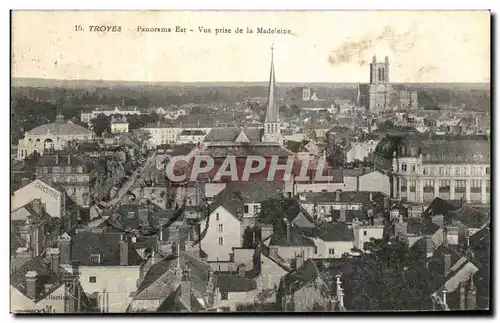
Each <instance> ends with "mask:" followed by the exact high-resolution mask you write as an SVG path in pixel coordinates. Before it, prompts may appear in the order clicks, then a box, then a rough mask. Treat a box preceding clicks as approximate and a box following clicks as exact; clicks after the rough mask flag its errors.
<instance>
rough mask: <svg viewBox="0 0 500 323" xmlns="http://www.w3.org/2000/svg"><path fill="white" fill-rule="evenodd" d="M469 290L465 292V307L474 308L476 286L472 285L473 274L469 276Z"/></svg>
mask: <svg viewBox="0 0 500 323" xmlns="http://www.w3.org/2000/svg"><path fill="white" fill-rule="evenodd" d="M469 284H470V285H469V290H468V292H467V309H468V310H475V309H476V286H474V280H473V275H471V276H470V280H469Z"/></svg>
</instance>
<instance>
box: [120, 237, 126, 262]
mask: <svg viewBox="0 0 500 323" xmlns="http://www.w3.org/2000/svg"><path fill="white" fill-rule="evenodd" d="M119 244H120V266H128V241H126V240H123V235H122V240H120V242H119Z"/></svg>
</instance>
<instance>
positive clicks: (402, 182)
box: [401, 178, 408, 192]
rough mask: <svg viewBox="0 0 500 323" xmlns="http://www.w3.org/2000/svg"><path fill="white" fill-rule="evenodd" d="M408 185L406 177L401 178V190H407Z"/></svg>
mask: <svg viewBox="0 0 500 323" xmlns="http://www.w3.org/2000/svg"><path fill="white" fill-rule="evenodd" d="M407 185H408V183H407V181H406V179H404V178H402V179H401V192H406V186H407Z"/></svg>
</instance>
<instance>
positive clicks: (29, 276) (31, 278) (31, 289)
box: [24, 271, 38, 300]
mask: <svg viewBox="0 0 500 323" xmlns="http://www.w3.org/2000/svg"><path fill="white" fill-rule="evenodd" d="M24 277H25V278H26V295H27V296H28V297H29V298H31V299H33V300H34V299H36V292H37V290H36V289H37V288H36V281H37V278H38V273H37V272H36V271H28V272H27V273H26V275H25V276H24Z"/></svg>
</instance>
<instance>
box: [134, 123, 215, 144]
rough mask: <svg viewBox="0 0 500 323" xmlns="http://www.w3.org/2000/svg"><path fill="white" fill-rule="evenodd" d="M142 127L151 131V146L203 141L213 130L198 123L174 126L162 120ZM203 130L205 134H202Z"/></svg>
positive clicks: (149, 141)
mask: <svg viewBox="0 0 500 323" xmlns="http://www.w3.org/2000/svg"><path fill="white" fill-rule="evenodd" d="M141 129H142V130H143V131H145V132H147V133H149V135H150V138H149V139H148V143H149V145H151V146H158V145H164V144H181V143H187V142H193V143H197V142H202V141H203V139H201V138H205V135H206V134H208V133H209V132H210V130H212V128H211V127H200V126H197V125H186V126H183V125H182V124H179V125H177V126H172V125H171V124H169V123H166V122H161V121H158V122H155V123H152V124H149V125H147V126H145V127H143V128H141ZM202 132H203V133H204V135H202V134H201V133H202ZM200 139H201V140H200Z"/></svg>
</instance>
